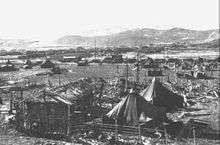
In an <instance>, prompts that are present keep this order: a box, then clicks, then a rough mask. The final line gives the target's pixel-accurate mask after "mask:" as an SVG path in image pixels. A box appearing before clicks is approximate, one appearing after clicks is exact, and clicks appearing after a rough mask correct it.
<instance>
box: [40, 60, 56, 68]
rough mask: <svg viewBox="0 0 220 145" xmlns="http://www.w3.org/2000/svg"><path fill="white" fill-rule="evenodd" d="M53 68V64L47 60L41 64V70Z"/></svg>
mask: <svg viewBox="0 0 220 145" xmlns="http://www.w3.org/2000/svg"><path fill="white" fill-rule="evenodd" d="M53 67H55V64H54V63H53V62H51V61H50V60H49V59H46V60H45V61H44V62H42V64H41V68H53Z"/></svg>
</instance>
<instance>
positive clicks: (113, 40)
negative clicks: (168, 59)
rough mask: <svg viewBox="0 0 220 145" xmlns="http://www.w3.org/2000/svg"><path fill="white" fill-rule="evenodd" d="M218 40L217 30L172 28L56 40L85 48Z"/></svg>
mask: <svg viewBox="0 0 220 145" xmlns="http://www.w3.org/2000/svg"><path fill="white" fill-rule="evenodd" d="M219 38H220V32H219V30H218V29H215V30H206V31H197V30H189V29H183V28H172V29H168V30H157V29H148V28H143V29H132V30H126V31H122V32H119V33H115V34H111V35H103V36H92V37H91V36H90V37H86V36H80V35H67V36H64V37H61V38H59V39H58V40H56V43H57V44H62V45H82V46H83V45H87V46H91V47H94V46H120V45H125V46H136V45H140V44H141V45H149V44H169V43H187V44H197V43H207V42H211V41H214V40H218V39H219Z"/></svg>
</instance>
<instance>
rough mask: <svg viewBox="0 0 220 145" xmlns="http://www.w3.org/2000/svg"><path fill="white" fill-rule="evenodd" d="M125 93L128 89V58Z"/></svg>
mask: <svg viewBox="0 0 220 145" xmlns="http://www.w3.org/2000/svg"><path fill="white" fill-rule="evenodd" d="M126 59H127V61H126V68H125V69H126V70H125V71H126V74H125V91H126V90H127V89H128V58H126Z"/></svg>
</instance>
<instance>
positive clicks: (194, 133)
mask: <svg viewBox="0 0 220 145" xmlns="http://www.w3.org/2000/svg"><path fill="white" fill-rule="evenodd" d="M193 144H194V145H196V131H195V128H194V127H193Z"/></svg>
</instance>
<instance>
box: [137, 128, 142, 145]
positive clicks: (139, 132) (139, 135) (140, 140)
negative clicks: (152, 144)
mask: <svg viewBox="0 0 220 145" xmlns="http://www.w3.org/2000/svg"><path fill="white" fill-rule="evenodd" d="M138 138H139V143H140V144H141V143H142V139H141V124H139V125H138Z"/></svg>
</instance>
